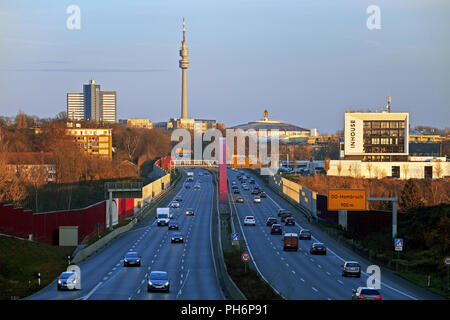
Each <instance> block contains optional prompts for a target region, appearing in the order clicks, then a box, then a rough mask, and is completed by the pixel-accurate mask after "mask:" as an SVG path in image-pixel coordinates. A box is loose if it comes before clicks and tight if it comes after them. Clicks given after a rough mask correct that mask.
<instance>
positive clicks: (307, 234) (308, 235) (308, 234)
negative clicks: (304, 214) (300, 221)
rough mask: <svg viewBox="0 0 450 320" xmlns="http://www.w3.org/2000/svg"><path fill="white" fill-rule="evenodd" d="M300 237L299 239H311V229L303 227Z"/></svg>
mask: <svg viewBox="0 0 450 320" xmlns="http://www.w3.org/2000/svg"><path fill="white" fill-rule="evenodd" d="M298 239H299V240H302V239H306V240H311V231H309V230H307V229H302V230H301V231H300V233H299V234H298Z"/></svg>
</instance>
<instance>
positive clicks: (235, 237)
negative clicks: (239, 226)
mask: <svg viewBox="0 0 450 320" xmlns="http://www.w3.org/2000/svg"><path fill="white" fill-rule="evenodd" d="M231 245H233V246H236V245H239V233H232V234H231Z"/></svg>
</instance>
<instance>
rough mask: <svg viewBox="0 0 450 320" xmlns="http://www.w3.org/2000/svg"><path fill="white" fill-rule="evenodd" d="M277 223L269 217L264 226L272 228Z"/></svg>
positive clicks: (275, 219)
mask: <svg viewBox="0 0 450 320" xmlns="http://www.w3.org/2000/svg"><path fill="white" fill-rule="evenodd" d="M275 223H278V221H277V218H273V217H269V218H267V220H266V226H269V227H270V226H272V225H273V224H275Z"/></svg>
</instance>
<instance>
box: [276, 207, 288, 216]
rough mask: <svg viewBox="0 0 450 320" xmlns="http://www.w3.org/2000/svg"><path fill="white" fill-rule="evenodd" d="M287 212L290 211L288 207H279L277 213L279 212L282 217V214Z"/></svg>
mask: <svg viewBox="0 0 450 320" xmlns="http://www.w3.org/2000/svg"><path fill="white" fill-rule="evenodd" d="M285 212H289V213H290V211H289V210H287V209H278V211H277V214H278V216H279V217H281V214H283V213H285Z"/></svg>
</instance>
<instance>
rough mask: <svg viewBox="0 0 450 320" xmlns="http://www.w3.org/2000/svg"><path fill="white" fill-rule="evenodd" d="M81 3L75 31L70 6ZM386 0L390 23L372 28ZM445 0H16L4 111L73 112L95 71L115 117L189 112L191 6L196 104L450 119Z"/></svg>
mask: <svg viewBox="0 0 450 320" xmlns="http://www.w3.org/2000/svg"><path fill="white" fill-rule="evenodd" d="M70 5H77V6H79V8H80V9H81V25H80V26H81V29H80V30H69V29H68V28H67V26H66V21H67V19H68V17H69V16H70V14H67V13H66V9H67V7H69V6H70ZM370 5H377V6H378V7H379V8H380V13H381V29H379V30H369V29H368V28H367V26H366V21H367V19H368V17H369V14H367V13H366V9H367V7H369V6H370ZM449 16H450V1H448V0H427V1H422V0H397V1H388V0H379V1H366V0H343V1H332V0H330V1H325V0H323V1H313V0H308V1H306V0H304V1H301V0H284V1H275V0H270V1H269V0H259V1H256V0H247V1H242V0H241V1H237V0H229V1H208V0H190V1H182V0H172V1H167V0H165V1H163V0H151V1H149V0H139V1H133V0H130V1H118V0H109V1H87V0H71V1H64V0H63V1H55V0H52V1H51V0H41V1H31V0H27V1H25V0H15V1H3V2H1V3H0V115H2V116H15V115H16V114H17V113H18V111H19V110H23V111H24V112H25V113H27V114H30V115H37V116H39V117H40V118H45V117H53V116H55V115H56V114H58V113H59V112H61V111H66V109H67V106H66V94H67V93H68V92H77V91H78V90H79V88H80V87H81V86H82V85H83V84H86V83H88V82H89V80H91V79H93V80H95V82H96V83H99V84H101V85H102V88H108V90H115V91H116V92H117V119H125V118H149V119H151V120H152V121H153V122H159V121H167V120H169V118H171V117H179V116H180V103H181V70H180V69H179V67H178V61H179V59H180V57H179V49H180V46H181V40H182V17H185V18H186V32H187V34H186V41H187V47H188V49H189V60H190V67H189V69H188V70H187V81H188V82H187V85H188V87H187V99H188V102H187V106H188V116H189V117H194V118H204V119H216V120H217V121H218V122H225V123H226V125H227V127H231V126H234V125H237V124H242V123H246V122H250V121H255V120H259V119H262V118H263V111H264V110H265V109H267V110H268V111H269V118H272V119H275V120H281V121H285V122H288V123H292V124H295V125H298V126H301V127H304V128H317V129H318V130H319V133H320V134H322V133H329V134H333V133H335V132H336V131H337V130H340V129H342V128H343V124H344V113H345V111H346V110H347V109H351V110H355V111H356V110H363V111H366V110H368V109H370V110H372V111H375V109H378V110H382V109H384V107H385V106H386V99H387V96H391V97H392V103H391V106H392V112H409V113H410V121H411V126H412V127H414V126H416V125H428V126H433V127H437V128H441V129H442V128H445V127H449V126H450V121H449V119H450V90H449V89H448V88H449V87H450V41H449V39H450V19H448V17H449Z"/></svg>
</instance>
